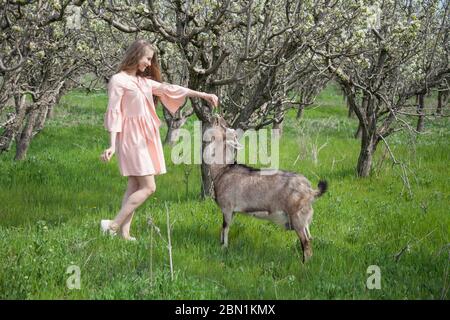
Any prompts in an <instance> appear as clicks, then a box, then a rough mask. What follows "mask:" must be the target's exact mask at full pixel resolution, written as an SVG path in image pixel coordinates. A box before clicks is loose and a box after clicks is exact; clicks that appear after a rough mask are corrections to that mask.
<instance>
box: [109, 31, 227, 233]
mask: <svg viewBox="0 0 450 320" xmlns="http://www.w3.org/2000/svg"><path fill="white" fill-rule="evenodd" d="M187 97H198V98H202V99H205V100H206V101H207V102H208V103H209V104H210V105H212V106H213V107H217V106H218V104H219V99H218V98H217V96H216V95H214V94H208V93H204V92H199V91H194V90H191V89H188V88H185V87H182V86H178V85H171V84H166V83H161V72H160V67H159V63H158V57H157V55H156V50H155V48H154V47H153V46H152V45H151V44H150V43H148V42H147V41H145V40H137V41H135V42H134V43H133V44H132V45H131V46H130V47H129V48H128V50H127V52H126V53H125V57H124V58H123V60H122V62H121V64H120V67H119V72H118V73H116V74H115V75H113V76H112V77H111V79H110V80H109V83H108V108H107V111H106V114H105V128H106V129H107V130H108V131H109V132H110V147H109V148H108V149H106V150H105V151H104V152H103V153H102V155H101V160H103V161H109V160H111V158H112V156H113V155H114V154H115V153H116V155H117V158H118V164H119V169H120V173H121V174H122V175H123V176H126V177H128V186H127V190H126V192H125V195H124V197H123V200H122V207H121V209H120V211H119V213H118V214H117V215H116V217H115V218H114V220H102V221H101V222H100V225H101V229H102V231H103V232H105V233H106V232H109V233H110V234H114V235H115V234H117V233H119V234H120V235H121V236H122V237H123V238H124V239H126V240H136V239H135V238H134V237H131V236H130V226H131V221H132V219H133V215H134V211H135V210H136V209H137V208H138V207H139V206H140V205H141V204H142V203H144V202H145V200H146V199H147V198H148V197H149V196H150V195H151V194H152V193H154V192H155V190H156V185H155V178H154V176H155V175H158V174H163V173H166V166H165V162H164V154H163V149H162V145H161V137H160V134H159V126H160V120H159V118H158V116H157V114H156V111H155V107H156V105H157V102H158V100H161V102H162V104H163V105H164V106H165V107H166V108H167V109H168V110H169V111H170V112H171V113H172V114H173V113H175V112H176V111H177V110H178V108H180V107H181V106H182V105H183V104H184V102H185V100H186V98H187Z"/></svg>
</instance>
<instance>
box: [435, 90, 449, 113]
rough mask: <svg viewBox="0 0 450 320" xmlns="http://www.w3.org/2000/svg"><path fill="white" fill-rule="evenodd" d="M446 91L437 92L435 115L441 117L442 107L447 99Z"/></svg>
mask: <svg viewBox="0 0 450 320" xmlns="http://www.w3.org/2000/svg"><path fill="white" fill-rule="evenodd" d="M448 93H449V91H448V90H445V91H443V90H439V91H438V104H437V108H436V114H438V115H442V107H443V106H445V104H446V102H447V97H448Z"/></svg>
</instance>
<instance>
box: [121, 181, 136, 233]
mask: <svg viewBox="0 0 450 320" xmlns="http://www.w3.org/2000/svg"><path fill="white" fill-rule="evenodd" d="M138 190H139V182H138V179H137V178H136V177H134V176H129V177H128V186H127V190H126V191H125V195H124V196H123V199H122V207H123V206H124V205H125V203H126V201H127V200H128V198H129V197H130V195H132V194H133V193H135V192H136V191H138ZM135 212H136V211H133V212H132V213H131V214H130V215H129V216H128V217H127V218H126V219H125V221H124V222H123V224H122V226H121V227H120V234H121V235H122V237H123V238H124V239H128V238H130V226H131V221H132V220H133V216H134V213H135Z"/></svg>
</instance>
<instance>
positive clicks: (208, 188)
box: [200, 122, 215, 199]
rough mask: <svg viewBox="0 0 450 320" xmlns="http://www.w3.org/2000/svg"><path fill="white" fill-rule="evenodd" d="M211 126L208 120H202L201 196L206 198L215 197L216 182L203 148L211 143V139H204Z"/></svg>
mask: <svg viewBox="0 0 450 320" xmlns="http://www.w3.org/2000/svg"><path fill="white" fill-rule="evenodd" d="M209 127H210V125H209V124H208V123H206V122H202V148H201V151H200V152H201V159H202V164H201V173H202V186H201V197H202V199H206V198H207V197H211V198H214V197H215V195H214V183H213V179H212V175H211V166H210V165H209V164H207V163H205V161H204V158H203V150H205V148H206V146H207V145H208V144H209V143H210V142H209V141H203V136H204V133H205V131H206V130H207V129H208V128H209Z"/></svg>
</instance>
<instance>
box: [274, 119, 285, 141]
mask: <svg viewBox="0 0 450 320" xmlns="http://www.w3.org/2000/svg"><path fill="white" fill-rule="evenodd" d="M272 128H273V129H278V130H280V131H278V138H281V136H282V135H283V120H281V121H280V122H277V121H275V122H274V123H273V126H272ZM275 132H276V131H275Z"/></svg>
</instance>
